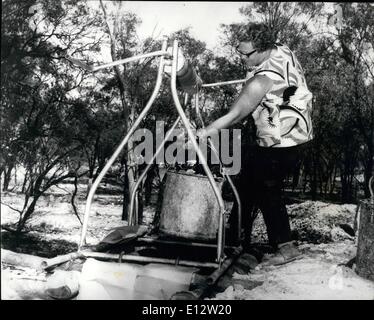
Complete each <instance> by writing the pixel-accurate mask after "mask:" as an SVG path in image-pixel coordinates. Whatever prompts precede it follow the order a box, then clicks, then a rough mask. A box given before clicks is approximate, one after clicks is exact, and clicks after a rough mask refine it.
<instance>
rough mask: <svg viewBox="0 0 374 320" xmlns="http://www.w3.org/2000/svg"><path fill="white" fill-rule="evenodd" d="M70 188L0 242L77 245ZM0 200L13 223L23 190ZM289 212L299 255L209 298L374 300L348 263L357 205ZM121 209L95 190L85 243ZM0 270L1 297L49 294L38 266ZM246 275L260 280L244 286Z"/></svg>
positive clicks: (46, 248)
mask: <svg viewBox="0 0 374 320" xmlns="http://www.w3.org/2000/svg"><path fill="white" fill-rule="evenodd" d="M85 188H86V187H85V186H84V185H80V186H79V194H78V195H79V197H78V201H77V206H78V210H79V212H80V216H81V218H82V215H83V211H84V206H85V199H84V191H85ZM71 190H72V186H71V185H63V186H61V187H59V188H54V189H53V190H51V191H50V194H48V195H47V196H46V197H44V198H42V199H41V200H40V202H39V203H38V205H37V208H36V212H35V214H34V215H33V217H32V218H31V219H30V221H29V223H28V230H29V232H28V233H27V234H25V235H24V236H23V237H21V239H20V240H19V241H18V242H16V241H15V240H14V239H13V238H12V236H11V235H10V234H9V233H8V232H6V231H3V230H2V237H1V247H2V248H3V249H7V250H12V251H15V252H19V253H27V254H32V255H36V256H40V257H48V258H51V257H54V256H56V255H60V254H64V253H69V252H73V251H75V250H76V248H77V243H78V241H79V238H80V232H81V224H80V222H79V220H78V219H77V217H76V216H75V215H74V213H73V210H72V207H71V204H70V193H71ZM1 201H2V203H4V204H2V205H1V225H9V224H11V223H15V222H16V221H17V219H18V213H17V212H15V211H13V210H12V209H10V208H9V207H8V206H7V205H10V206H12V207H15V208H21V206H22V204H23V197H22V195H21V194H20V193H17V192H5V193H2V196H1ZM144 212H145V214H144V222H145V223H147V224H149V223H150V222H151V221H152V217H153V213H154V208H153V207H152V206H149V207H146V208H145V210H144ZM288 212H289V215H290V218H291V225H292V228H293V235H294V238H295V239H296V240H297V242H298V244H299V248H301V249H302V251H303V252H304V256H303V257H302V258H301V259H299V260H296V261H294V262H291V263H288V264H285V265H282V266H277V267H274V266H268V267H265V266H263V265H262V264H259V265H257V267H256V268H254V269H253V270H250V272H248V273H247V274H238V273H234V274H233V280H240V281H233V282H232V284H231V285H228V286H227V288H226V289H225V290H224V291H223V292H220V293H217V294H216V296H215V297H212V299H228V300H232V299H240V300H252V299H256V300H267V299H280V300H289V299H297V300H299V299H303V300H304V299H311V300H313V299H322V300H325V299H326V300H329V299H339V300H340V299H343V300H344V299H349V300H361V299H363V300H374V282H373V281H369V280H366V279H363V278H361V277H359V276H358V275H357V274H356V273H355V271H354V270H355V264H354V263H350V264H349V262H350V261H351V260H352V258H354V257H355V255H356V237H355V236H354V235H353V234H352V233H351V232H350V230H353V229H352V228H353V222H354V217H355V213H356V206H355V205H336V204H329V203H324V202H319V201H316V202H312V201H305V202H303V203H300V204H292V205H289V206H288ZM121 213H122V196H121V195H120V194H118V195H117V194H113V193H112V194H111V195H105V194H99V195H97V196H95V200H94V203H93V205H92V209H91V216H90V222H89V231H88V234H87V243H88V244H92V245H94V244H97V243H98V242H99V241H100V240H101V239H102V238H103V237H104V236H105V235H107V234H108V233H109V232H110V231H111V230H112V229H113V228H115V227H119V226H122V225H126V222H124V221H122V220H121ZM253 242H255V243H262V242H266V229H265V226H264V224H263V221H262V218H261V215H259V217H258V218H257V220H256V223H255V226H254V233H253ZM351 262H352V261H351ZM1 277H2V279H1V280H2V281H1V296H2V299H4V300H7V299H8V300H15V299H48V297H47V296H46V295H43V294H40V292H43V288H44V287H45V285H46V274H45V273H43V272H40V271H36V270H33V269H30V268H21V267H15V266H10V265H5V264H4V263H3V262H2V267H1ZM29 280H30V281H31V280H33V283H34V287H33V288H31V286H30V288H28V281H29ZM35 281H38V285H39V287H38V286H37V287H35ZM246 281H248V283H249V282H252V283H254V282H256V283H258V284H257V285H256V286H254V287H253V286H252V287H251V286H246V285H245V283H246ZM30 283H31V282H30ZM243 284H244V285H243ZM249 287H251V288H250V289H248V288H249ZM246 288H247V289H246ZM28 289H29V290H28Z"/></svg>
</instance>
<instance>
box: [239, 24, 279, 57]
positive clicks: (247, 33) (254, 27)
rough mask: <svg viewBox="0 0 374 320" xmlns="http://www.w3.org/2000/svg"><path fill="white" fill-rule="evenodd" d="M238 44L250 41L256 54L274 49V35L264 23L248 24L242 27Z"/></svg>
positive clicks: (275, 40)
mask: <svg viewBox="0 0 374 320" xmlns="http://www.w3.org/2000/svg"><path fill="white" fill-rule="evenodd" d="M238 40H239V42H244V41H252V42H253V46H254V48H256V49H257V51H258V52H263V51H266V50H268V49H272V48H274V47H275V43H276V42H277V39H276V34H275V33H274V31H273V30H271V29H270V28H269V26H267V25H266V24H264V23H249V24H247V25H245V26H243V27H242V29H241V32H240V33H239V35H238Z"/></svg>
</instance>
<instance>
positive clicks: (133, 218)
mask: <svg viewBox="0 0 374 320" xmlns="http://www.w3.org/2000/svg"><path fill="white" fill-rule="evenodd" d="M166 47H167V39H164V41H163V43H162V48H161V50H160V51H156V52H152V53H148V54H144V55H139V56H135V57H131V58H127V59H122V60H118V61H114V62H111V63H108V64H104V65H99V66H96V67H92V66H87V65H85V64H83V63H81V62H79V61H77V60H75V59H72V58H70V59H69V58H68V59H69V60H70V61H72V62H73V63H75V64H77V65H79V66H81V67H82V68H85V69H86V70H88V71H92V72H95V71H98V70H101V69H104V68H108V67H112V66H115V65H119V64H124V63H128V62H131V61H135V60H139V59H143V58H147V57H152V56H154V57H156V56H159V57H160V61H159V68H158V73H157V79H156V84H155V87H154V90H153V93H152V95H151V97H150V99H149V101H148V103H147V105H146V106H145V108H144V109H143V110H142V112H141V113H140V115H139V117H138V118H137V119H136V121H135V123H134V124H133V125H132V127H131V128H130V130H129V131H128V132H127V134H126V136H125V137H124V138H123V140H122V141H121V143H120V144H119V146H118V147H117V149H116V150H115V152H114V153H113V155H112V156H111V157H110V159H109V160H108V162H107V163H106V165H105V166H104V168H103V169H102V171H101V172H100V174H99V176H98V177H97V178H96V179H95V181H94V183H93V185H92V187H91V189H90V191H89V194H88V197H87V202H86V207H85V212H84V220H83V227H82V233H81V237H80V241H79V246H78V253H84V255H85V256H88V255H90V256H92V254H93V253H92V254H91V253H88V251H82V250H81V249H82V247H83V246H84V244H85V240H86V235H87V229H88V220H89V215H90V209H91V204H92V201H93V197H94V194H95V192H96V190H97V188H98V185H99V184H100V182H101V180H102V179H103V177H104V176H105V174H106V173H107V171H108V170H109V169H110V167H111V166H112V164H113V163H114V161H115V159H116V158H117V157H118V156H119V154H120V152H121V151H122V149H123V148H124V147H125V145H126V144H127V142H128V140H129V138H130V136H131V135H132V134H133V133H134V131H135V130H136V128H137V127H138V126H139V124H140V122H141V121H142V120H143V118H144V117H145V115H146V114H147V113H148V111H149V109H150V108H151V106H152V104H153V102H154V100H155V99H156V97H157V95H158V93H159V91H160V87H161V82H162V76H163V73H164V66H165V63H164V57H165V56H170V53H168V52H167V51H166ZM178 50H179V47H178V41H177V40H175V41H174V43H173V51H172V54H171V57H172V68H171V69H172V70H171V81H170V85H171V92H172V97H173V101H174V104H175V107H176V109H177V111H178V114H179V116H178V118H177V120H176V121H175V122H174V124H173V126H172V129H174V128H175V127H176V126H177V124H178V123H179V121H180V120H182V123H183V125H184V126H185V128H186V130H187V134H188V137H189V139H190V140H191V143H192V146H193V148H194V149H195V151H196V153H197V155H198V157H199V159H200V162H201V164H202V166H203V168H204V171H205V173H206V175H207V177H208V179H209V182H210V184H211V186H212V188H213V191H214V194H215V196H216V198H217V201H218V204H219V210H220V213H219V229H218V237H217V258H216V263H208V264H209V265H210V266H218V267H221V266H222V263H223V262H224V260H225V258H226V257H225V255H224V251H223V248H224V242H225V214H226V211H225V207H224V201H223V198H222V194H221V191H220V189H219V187H218V185H217V183H216V181H215V179H214V177H213V175H212V172H211V171H210V169H209V167H208V164H207V161H206V159H205V157H204V154H203V153H202V151H201V150H200V148H199V146H198V144H197V141H196V138H195V135H194V134H193V132H192V129H191V126H190V123H189V121H188V119H187V117H186V114H185V112H184V110H183V108H182V106H181V104H180V101H179V98H178V93H177V88H176V80H177V79H176V74H177V59H178ZM244 81H246V80H234V81H227V82H220V83H213V84H205V85H202V86H203V87H213V86H219V85H227V84H236V83H241V82H244ZM196 99H197V100H196V101H198V95H197V94H196ZM171 133H172V130H169V132H168V134H167V135H166V137H165V138H164V140H163V141H162V143H161V145H160V146H159V148H158V149H157V150H156V152H155V154H154V156H153V158H152V159H155V158H156V157H157V155H158V154H159V152H160V151H161V150H162V148H163V146H164V144H165V142H166V141H167V139H168V138H169V137H170V135H171ZM152 162H153V161H152ZM150 167H151V164H148V165H147V167H146V168H145V170H144V171H143V173H142V175H141V176H140V177H139V179H138V180H137V182H136V184H135V186H134V188H133V190H131V192H132V193H131V202H130V207H129V209H130V211H129V225H134V224H137V223H138V212H137V209H136V208H135V210H134V203H135V196H136V192H137V189H138V187H139V185H140V183H141V182H142V180H143V179H144V178H145V175H146V173H147V171H148V170H149V169H150ZM226 177H227V178H228V181H229V183H230V185H231V187H232V188H233V191H234V194H235V197H236V199H237V201H238V205H239V213H240V210H241V206H240V199H239V195H238V193H237V191H236V189H235V186H234V185H233V183H232V180H231V178H229V177H228V176H227V175H226ZM238 227H239V228H238V231H239V235H240V231H241V215H240V214H239V217H238ZM139 240H141V239H139ZM143 240H144V239H143ZM148 242H151V241H148ZM159 242H164V243H170V241H162V240H160V241H159ZM179 243H182V244H183V242H179ZM184 244H188V243H184ZM190 245H192V246H194V245H195V244H194V243H191V244H190ZM200 246H207V247H212V246H213V245H207V244H200ZM94 255H96V256H97V257H104V256H103V254H99V253H97V254H96V253H95V254H94ZM107 257H108V258H109V256H107ZM113 257H114V256H113ZM113 257H112V256H111V257H110V258H111V259H113ZM128 258H129V259H130V260H131V261H144V259H143V258H144V257H138V256H131V257H130V255H128ZM137 258H138V260H136V259H137ZM149 259H151V260H152V259H153V260H152V261H154V262H155V261H156V260H157V261H158V260H160V261H161V260H162V261H164V263H174V260H172V259H161V258H149ZM154 259H156V260H154ZM169 260H170V261H169ZM226 260H227V259H226ZM229 260H231V259H229ZM147 261H148V260H147ZM179 263H180V262H179ZM183 263H184V262H183ZM186 263H187V265H195V266H196V265H202V263H200V262H194V261H189V262H186ZM203 264H204V263H203ZM225 264H226V262H225ZM204 265H205V266H207V264H204Z"/></svg>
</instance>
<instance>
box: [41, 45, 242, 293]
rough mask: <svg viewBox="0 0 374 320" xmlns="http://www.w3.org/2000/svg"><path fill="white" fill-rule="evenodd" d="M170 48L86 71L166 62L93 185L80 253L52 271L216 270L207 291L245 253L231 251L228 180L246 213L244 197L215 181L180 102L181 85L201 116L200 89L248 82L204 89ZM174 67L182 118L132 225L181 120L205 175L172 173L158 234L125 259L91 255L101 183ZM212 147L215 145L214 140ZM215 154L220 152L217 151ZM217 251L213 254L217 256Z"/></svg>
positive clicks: (141, 239) (133, 210)
mask: <svg viewBox="0 0 374 320" xmlns="http://www.w3.org/2000/svg"><path fill="white" fill-rule="evenodd" d="M167 44H168V40H167V39H166V38H165V39H164V41H163V43H162V48H161V50H160V51H155V52H153V53H147V54H144V55H139V56H135V57H131V58H127V59H122V60H118V61H114V62H111V63H108V64H104V65H100V66H96V67H87V68H86V69H87V70H89V71H92V72H95V71H97V70H101V69H104V68H108V67H112V66H114V65H119V64H124V63H128V62H131V61H135V60H139V59H143V58H144V57H148V56H156V57H157V56H158V57H160V58H159V66H158V73H157V79H156V84H155V88H154V90H153V93H152V95H151V97H150V99H149V101H148V103H147V105H146V106H145V108H144V109H143V110H142V112H141V113H140V114H139V117H138V118H137V119H136V121H135V122H134V124H133V125H132V127H131V128H130V129H129V131H128V132H127V133H126V135H125V137H124V138H123V140H122V141H121V143H120V144H119V146H118V147H117V149H116V150H115V152H114V153H113V155H112V156H111V157H110V159H109V160H108V162H107V163H106V165H105V166H104V168H103V169H102V170H101V172H100V174H99V175H98V177H97V178H96V180H95V181H94V183H93V184H92V187H91V189H90V191H89V194H88V197H87V202H86V207H85V213H84V220H83V227H82V233H81V237H80V241H79V247H78V252H74V253H71V254H68V255H65V256H60V257H56V258H53V259H50V260H49V261H46V264H45V268H51V267H52V266H53V265H56V264H60V263H63V262H64V261H68V260H70V259H75V258H78V257H86V258H95V259H101V260H118V261H130V262H134V263H143V264H144V263H161V264H170V265H180V266H189V267H203V268H210V270H213V272H212V273H210V274H208V275H207V277H206V281H205V283H206V285H207V286H209V285H212V284H214V283H215V282H216V281H217V280H218V278H219V277H220V276H221V275H222V274H223V273H224V272H225V271H226V270H227V268H228V267H229V266H230V265H231V264H232V262H233V261H234V260H235V259H236V258H237V257H238V255H239V254H240V252H241V247H240V246H238V247H230V246H227V245H226V244H225V229H226V228H225V222H226V214H227V212H226V208H225V203H224V201H223V198H222V185H223V181H224V180H227V181H228V183H229V184H230V185H231V187H232V189H233V193H234V195H235V198H236V201H237V203H238V207H239V211H240V208H241V206H240V199H239V196H238V193H237V191H236V189H235V187H234V184H233V183H232V181H231V179H230V177H229V176H228V175H227V174H225V172H224V171H223V172H222V176H223V178H217V177H215V176H213V174H212V172H211V170H210V168H209V166H208V164H207V160H206V158H205V156H204V153H203V152H202V151H201V149H200V147H199V145H198V143H197V141H196V138H195V135H194V134H193V131H192V128H191V125H190V122H189V120H188V119H187V116H186V114H185V112H184V110H183V107H182V105H181V103H180V101H179V98H178V92H177V84H178V85H179V87H180V88H181V89H182V90H184V91H185V92H186V93H185V95H188V94H195V107H196V111H197V112H199V106H198V101H199V99H198V94H199V90H200V89H202V88H204V87H213V86H220V85H228V84H237V83H241V82H244V81H246V79H243V80H234V81H227V82H220V83H212V84H203V82H202V80H201V79H200V77H199V76H198V75H197V73H196V71H195V70H194V68H193V67H192V64H191V63H190V62H189V61H188V60H185V59H182V58H181V56H182V51H181V49H180V48H179V45H178V41H177V40H174V41H173V46H172V47H171V48H170V49H169V50H167ZM178 59H179V61H178ZM71 61H72V62H73V63H76V64H77V65H78V66H80V67H84V64H83V63H82V62H77V61H75V60H71ZM82 65H83V66H82ZM170 66H171V69H170V86H171V93H172V97H173V101H174V104H175V107H176V109H177V111H178V114H179V116H178V118H177V119H176V120H175V122H174V124H173V126H172V128H171V130H169V132H168V133H167V134H166V136H165V137H164V140H163V141H162V143H161V145H159V147H158V148H157V150H156V152H155V154H154V155H153V158H152V160H151V161H150V162H149V164H148V165H147V166H146V168H145V169H144V170H143V172H142V174H141V175H140V177H139V178H138V180H137V181H136V184H135V186H134V188H133V190H132V193H131V202H130V206H129V209H130V210H129V226H137V225H138V221H139V217H138V210H137V203H136V194H137V190H138V188H139V186H140V185H141V183H142V181H143V180H144V178H145V176H146V174H147V172H148V171H149V169H150V168H151V166H152V163H153V162H154V160H155V159H156V157H157V155H158V154H159V153H160V152H161V150H163V147H164V145H165V142H166V141H167V140H168V138H169V137H170V135H171V132H172V130H174V129H175V128H176V127H177V125H178V124H179V122H180V121H181V122H182V124H183V126H184V128H185V129H186V131H187V134H188V138H189V140H190V142H191V144H192V147H193V149H194V151H195V152H196V154H197V156H198V159H199V162H200V165H201V166H202V167H203V170H204V173H205V175H196V174H188V173H182V172H171V171H169V172H167V174H166V182H165V188H164V193H163V202H162V210H161V216H160V227H159V233H158V234H156V235H150V234H146V235H143V236H136V237H134V238H136V243H135V244H134V242H132V244H131V247H128V248H126V249H124V251H123V252H121V253H120V254H117V253H106V252H94V251H91V250H88V249H87V248H84V247H85V239H86V234H87V229H88V221H89V216H90V209H91V204H92V201H93V197H94V194H95V192H96V189H97V188H98V186H99V184H100V182H101V180H102V179H103V177H104V176H105V174H106V173H107V172H108V170H109V169H110V167H111V166H112V164H113V163H114V161H115V160H116V158H117V157H118V156H119V154H120V153H121V151H122V150H123V148H124V147H125V145H126V144H127V143H128V140H129V138H130V137H131V136H132V134H133V133H134V131H135V130H136V129H137V128H138V126H139V125H140V123H141V121H142V120H143V119H144V117H145V116H146V114H147V113H148V111H149V110H150V108H151V106H152V104H153V102H154V100H155V99H156V97H157V95H158V93H159V91H160V87H161V83H162V77H163V75H164V74H165V72H166V70H165V69H166V68H170ZM185 97H186V96H185ZM208 143H210V142H209V140H208ZM212 149H214V147H213V146H212ZM240 217H241V214H240V212H239V214H238V228H237V230H238V235H237V236H238V240H239V241H237V243H240V236H241V235H240V233H241V220H240ZM136 246H144V247H145V248H147V246H149V248H151V247H152V248H154V247H158V248H159V252H171V251H173V250H174V251H175V249H176V248H178V249H177V251H178V250H179V251H178V253H177V256H175V257H172V258H170V257H165V256H157V255H156V256H155V251H152V250H151V251H152V254H151V255H150V256H149V255H148V256H147V255H146V254H144V255H139V254H138V253H135V254H134V252H132V251H131V248H134V247H136ZM171 249H173V250H171ZM145 251H147V250H145ZM156 252H157V251H156ZM205 252H206V253H207V254H205ZM212 252H213V255H212V254H211V253H212ZM205 289H206V286H201V287H200V288H198V289H196V290H195V291H194V293H193V296H194V297H200V296H202V294H203V292H204V290H205Z"/></svg>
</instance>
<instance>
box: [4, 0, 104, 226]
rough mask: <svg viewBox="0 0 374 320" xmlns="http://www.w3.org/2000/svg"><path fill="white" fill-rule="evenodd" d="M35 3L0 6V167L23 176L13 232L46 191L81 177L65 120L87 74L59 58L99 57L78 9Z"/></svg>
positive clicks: (70, 127) (75, 146) (74, 3)
mask: <svg viewBox="0 0 374 320" xmlns="http://www.w3.org/2000/svg"><path fill="white" fill-rule="evenodd" d="M35 3H36V2H35V1H23V2H13V1H3V14H4V15H3V19H2V30H1V32H2V51H1V55H2V60H1V126H2V135H1V146H2V148H4V149H5V150H8V152H7V154H5V155H4V156H2V157H1V162H0V163H1V167H2V170H3V171H4V170H5V171H6V170H8V171H9V170H10V168H11V167H12V166H15V164H19V165H21V166H23V167H24V168H25V169H26V176H25V179H24V184H23V188H22V189H23V191H24V193H25V200H24V205H23V208H22V209H16V208H14V209H16V211H18V212H19V214H20V218H19V222H18V224H17V226H16V231H17V232H21V231H22V229H23V228H24V227H25V225H26V222H27V220H28V219H29V218H30V216H31V215H32V213H33V212H34V209H35V206H36V203H37V201H38V200H39V198H40V197H41V196H42V195H43V194H44V193H45V192H46V191H47V190H48V189H49V188H50V187H51V186H53V185H56V184H58V183H60V182H62V181H63V180H65V179H67V178H70V177H76V176H77V175H82V174H83V173H82V172H79V173H78V170H79V168H80V165H81V161H80V154H79V152H78V150H79V143H78V142H77V140H76V139H75V136H74V135H73V132H74V130H73V129H74V125H75V124H76V122H74V121H73V120H74V119H72V118H71V117H70V115H71V109H72V108H74V107H75V106H76V104H77V103H78V102H79V99H77V98H75V97H74V94H73V93H74V91H75V90H77V88H78V87H79V86H80V85H81V83H82V82H84V81H85V79H86V77H87V74H85V73H84V72H76V71H74V72H73V71H72V69H71V66H70V64H69V63H67V61H66V60H65V59H64V58H63V57H64V55H65V54H66V53H71V52H76V53H78V54H79V53H82V52H85V51H91V50H93V51H95V50H98V47H97V44H98V40H97V39H91V41H87V38H91V35H90V32H92V30H91V31H90V30H89V29H90V28H91V27H94V26H95V24H96V23H97V20H96V18H93V19H92V17H89V15H86V14H87V10H86V7H85V3H84V2H79V3H77V1H69V2H54V3H53V4H52V3H51V2H49V1H41V2H40V3H39V5H38V6H35ZM30 19H31V20H30ZM77 25H79V26H80V27H79V28H77ZM82 42H85V43H86V45H85V46H84V47H82V46H81V44H82ZM76 45H78V47H76ZM3 133H4V134H3ZM4 168H5V169H4Z"/></svg>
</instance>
